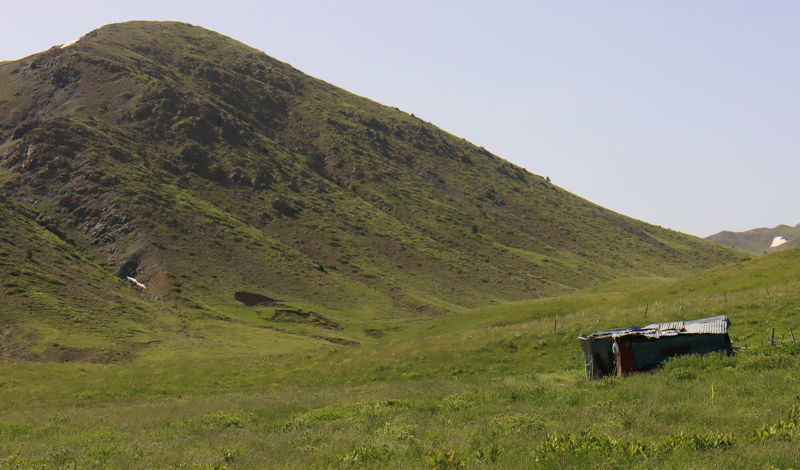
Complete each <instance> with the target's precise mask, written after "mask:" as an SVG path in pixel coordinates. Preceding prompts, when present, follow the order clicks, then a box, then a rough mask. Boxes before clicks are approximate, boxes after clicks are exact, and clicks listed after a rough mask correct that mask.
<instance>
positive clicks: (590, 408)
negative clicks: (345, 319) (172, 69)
mask: <svg viewBox="0 0 800 470" xmlns="http://www.w3.org/2000/svg"><path fill="white" fill-rule="evenodd" d="M798 257H800V252H798V250H791V251H786V252H781V253H776V254H771V255H768V256H765V257H761V258H758V259H756V260H753V261H748V262H742V263H737V264H734V265H730V266H726V267H722V268H719V269H716V270H713V271H710V272H707V273H703V274H699V275H696V276H694V277H692V278H685V279H682V280H678V281H676V280H671V279H639V280H631V281H616V282H614V283H611V284H608V285H605V286H601V287H597V288H594V289H592V290H589V291H585V292H580V293H576V294H572V295H568V296H564V297H557V298H552V299H545V300H540V301H535V302H530V303H527V304H522V303H516V304H510V305H507V306H495V307H491V308H488V309H484V310H481V311H480V312H476V314H475V315H474V316H470V315H469V314H466V315H465V316H464V317H463V319H464V321H463V323H460V324H457V323H455V320H454V319H452V318H445V319H439V320H431V321H430V323H429V324H427V325H419V326H418V328H419V329H418V331H415V332H414V333H413V334H412V333H411V332H409V333H408V336H407V337H405V338H395V339H392V340H388V341H382V342H378V343H376V344H372V345H367V344H364V345H362V346H361V347H358V348H334V347H331V348H329V349H327V350H320V351H318V352H315V353H311V354H309V353H292V352H285V353H283V354H259V353H256V352H254V351H251V352H249V353H248V352H245V351H243V350H236V349H235V348H228V347H227V346H225V345H224V344H223V342H221V341H215V338H213V337H210V336H209V337H207V338H203V339H199V338H195V339H194V341H196V343H195V344H197V345H198V346H201V347H200V348H199V349H198V348H185V347H184V346H186V345H185V344H184V345H179V344H177V343H176V344H173V346H171V347H174V349H170V348H171V347H168V346H167V345H165V346H164V347H163V348H161V349H160V350H157V351H156V350H151V354H149V355H145V356H140V357H139V358H138V359H136V360H135V361H133V362H129V363H126V364H110V365H99V364H54V363H42V364H28V365H27V366H26V367H24V368H21V367H19V366H18V365H13V364H7V365H2V366H0V371H2V377H3V379H2V387H0V395H1V396H2V416H3V418H2V422H0V434H2V437H3V439H2V440H0V442H2V444H0V458H2V459H4V460H2V461H3V462H4V464H5V465H6V466H13V465H17V464H18V465H20V466H23V467H24V466H28V465H38V464H45V465H52V466H57V465H58V466H64V465H70V464H72V463H73V462H75V463H77V464H78V465H79V466H89V467H92V466H99V467H103V466H113V467H153V466H156V467H170V466H172V467H174V468H179V467H185V466H187V465H195V466H198V467H200V468H213V467H215V466H225V467H228V468H250V467H253V466H269V467H276V468H284V467H285V468H294V467H317V466H321V467H328V466H331V467H336V468H349V467H368V468H375V467H378V468H380V467H391V468H409V467H410V468H433V467H438V468H448V467H452V468H458V467H465V468H485V467H492V466H495V467H497V468H508V467H541V468H552V467H553V466H566V467H584V468H585V467H593V468H594V467H597V466H598V465H599V466H601V467H607V468H618V467H633V468H645V467H647V468H652V467H656V468H675V467H676V466H678V467H692V466H700V467H719V466H724V467H730V468H753V467H759V466H763V465H772V466H775V467H777V468H788V467H793V466H796V465H797V464H798V462H800V454H798V451H797V446H796V439H798V431H797V429H798V426H800V421H798V420H799V419H800V414H798V409H799V408H798V406H800V402H799V401H798V398H797V393H796V390H797V386H798V383H797V380H798V379H797V377H798V372H800V348H799V347H796V346H791V345H784V346H780V347H768V346H764V345H762V344H761V343H763V342H764V341H765V340H766V338H767V334H768V331H769V328H771V327H776V329H777V331H778V336H779V337H780V336H781V335H782V334H783V333H785V332H786V331H787V330H788V328H790V327H794V328H796V327H797V325H798V323H800V316H798V315H797V313H796V312H798V307H800V284H798V283H797V281H796V279H797V276H796V275H797V273H796V269H797V268H796V266H797V265H798V263H797V259H798ZM767 290H768V291H769V293H767ZM726 292H727V303H726V301H725V293H726ZM648 302H649V305H650V307H649V309H648V318H647V320H646V321H650V320H653V321H662V320H670V319H677V318H695V317H700V316H705V315H713V314H719V313H725V314H727V315H729V316H730V317H731V318H732V322H733V324H732V326H731V334H732V339H733V341H734V346H744V345H745V344H747V345H748V346H750V348H751V349H748V350H743V351H739V352H737V353H736V354H735V355H734V356H722V355H711V356H707V357H702V358H700V357H684V358H679V359H675V360H673V361H670V362H669V363H668V364H667V365H666V366H665V367H664V368H662V369H661V370H659V371H656V372H654V373H649V374H641V375H636V376H632V377H629V378H626V379H607V380H601V381H596V382H587V381H585V379H584V378H583V368H582V363H581V355H580V348H579V346H578V344H577V341H576V337H577V335H578V334H579V333H581V332H589V331H592V330H594V329H597V328H607V327H614V326H621V325H629V324H642V323H644V322H645V318H644V310H645V305H647V303H648ZM656 302H658V303H656ZM680 305H683V306H684V307H683V310H681V309H680ZM556 318H557V321H556ZM198 322H199V320H198ZM554 326H555V328H554ZM196 328H199V325H197V326H196ZM207 333H211V330H207ZM786 340H787V341H788V335H787V336H786ZM187 350H191V351H193V352H192V354H191V357H190V358H187V357H186V356H185V354H184V352H185V351H187ZM221 358H225V360H220V359H221Z"/></svg>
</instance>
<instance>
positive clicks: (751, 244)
mask: <svg viewBox="0 0 800 470" xmlns="http://www.w3.org/2000/svg"><path fill="white" fill-rule="evenodd" d="M706 239H707V240H711V241H714V242H717V243H721V244H723V245H727V246H730V247H733V248H738V249H740V250H742V251H746V252H748V253H751V254H754V255H762V254H764V253H771V252H773V251H780V250H785V249H787V248H795V247H798V246H800V224H797V225H795V226H794V227H792V226H789V225H778V226H777V227H774V228H756V229H752V230H747V231H746V232H729V231H722V232H719V233H715V234H714V235H711V236H709V237H707V238H706Z"/></svg>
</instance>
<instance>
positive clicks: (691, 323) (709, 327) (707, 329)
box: [579, 315, 730, 339]
mask: <svg viewBox="0 0 800 470" xmlns="http://www.w3.org/2000/svg"><path fill="white" fill-rule="evenodd" d="M728 325H730V320H728V316H727V315H719V316H716V317H710V318H701V319H699V320H688V321H671V322H665V323H651V324H649V325H647V326H643V327H641V328H640V327H638V326H631V327H628V328H621V329H616V330H604V331H595V332H594V333H592V334H590V335H588V336H585V335H581V336H580V337H579V338H580V339H599V338H608V337H611V338H619V337H622V336H634V335H638V336H646V337H648V338H660V337H662V336H677V335H685V334H726V333H727V332H728Z"/></svg>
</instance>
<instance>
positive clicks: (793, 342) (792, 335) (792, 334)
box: [789, 328, 797, 344]
mask: <svg viewBox="0 0 800 470" xmlns="http://www.w3.org/2000/svg"><path fill="white" fill-rule="evenodd" d="M789 335H790V336H791V337H792V344H797V341H795V340H794V333H792V329H791V328H789Z"/></svg>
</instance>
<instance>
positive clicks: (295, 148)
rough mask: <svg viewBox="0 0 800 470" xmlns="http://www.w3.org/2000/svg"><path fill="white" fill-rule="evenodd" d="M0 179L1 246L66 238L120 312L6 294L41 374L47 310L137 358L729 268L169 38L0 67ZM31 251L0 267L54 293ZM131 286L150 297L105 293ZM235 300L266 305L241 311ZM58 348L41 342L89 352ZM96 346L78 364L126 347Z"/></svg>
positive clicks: (219, 54)
mask: <svg viewBox="0 0 800 470" xmlns="http://www.w3.org/2000/svg"><path fill="white" fill-rule="evenodd" d="M0 168H1V169H2V180H0V185H2V186H1V187H2V194H4V196H5V198H6V200H7V201H8V204H10V206H9V207H24V208H26V209H25V210H33V209H32V208H35V211H34V212H32V213H30V214H28V215H25V214H22V215H20V216H19V217H21V218H19V217H18V218H15V219H14V220H15V222H14V225H13V226H7V227H4V228H3V230H6V231H11V232H14V233H17V235H13V236H14V237H17V238H20V237H21V235H19V234H21V233H24V232H25V230H27V228H26V227H33V229H35V230H36V232H35V233H37V234H40V235H41V236H42V237H47V240H51V239H52V236H50V235H47V234H46V233H44V232H43V231H42V230H41V224H38V223H37V224H33V223H32V221H33V220H34V219H35V220H39V219H41V220H45V221H46V222H45V224H44V225H45V226H48V227H50V229H51V230H50V232H51V233H60V234H62V238H63V240H62V242H63V241H64V240H67V239H68V240H71V242H70V243H67V244H68V245H69V246H68V247H67V246H64V247H62V248H63V249H64V250H68V251H69V252H70V253H71V252H72V251H75V252H76V253H80V256H83V257H84V258H85V259H86V260H90V261H86V262H87V263H89V264H87V265H86V266H83V264H82V263H84V261H83V258H80V259H77V258H70V259H68V260H65V261H64V263H65V264H66V265H67V268H66V269H67V270H68V271H70V272H76V273H77V272H81V271H82V270H86V272H87V273H89V276H97V278H98V279H100V278H102V279H103V281H102V282H103V284H102V286H101V285H100V284H98V283H96V284H97V285H96V287H95V289H100V290H102V291H107V292H109V296H110V297H112V298H115V299H117V300H114V301H113V302H112V303H111V304H106V303H105V301H104V300H101V301H99V302H97V303H94V302H91V301H88V300H87V299H91V298H93V296H92V295H90V294H88V293H89V292H92V290H91V289H92V287H90V286H81V287H76V288H74V289H66V288H51V287H48V286H45V287H48V289H49V290H47V292H48V295H49V296H50V297H51V298H53V299H57V300H48V301H47V302H50V303H47V302H44V301H42V303H39V304H37V303H35V302H33V301H32V300H30V301H29V299H31V298H32V296H36V295H38V294H37V293H38V292H40V290H39V289H40V287H39V286H38V285H33V284H30V285H29V284H26V285H20V286H16V287H13V288H12V287H6V288H3V289H4V290H3V291H2V292H3V294H4V295H12V294H11V292H12V290H13V292H14V293H13V296H14V301H13V302H12V303H11V304H9V305H7V306H2V307H0V313H1V314H2V317H3V318H4V319H5V320H4V321H6V323H8V324H15V325H18V326H20V327H22V325H23V324H25V325H27V326H25V328H26V329H25V331H27V332H29V333H30V335H28V337H27V339H25V338H24V337H25V334H26V333H25V332H18V336H22V337H23V338H21V339H20V340H19V341H20V343H26V342H27V343H28V346H26V347H27V348H28V349H30V350H31V351H34V350H35V351H34V352H35V354H38V355H39V356H38V357H49V356H47V355H46V354H45V355H42V354H44V353H43V350H44V349H43V348H45V347H47V345H46V343H45V342H44V341H45V339H44V338H46V337H47V335H48V334H51V333H52V334H54V335H58V334H60V333H58V332H60V331H62V330H63V328H64V327H65V323H64V319H63V318H62V317H61V313H60V312H61V309H62V308H63V309H64V310H68V311H73V312H78V311H82V309H83V306H84V305H87V304H90V305H92V307H91V309H93V310H92V311H93V312H95V313H94V314H93V315H92V318H93V319H94V320H93V321H97V322H99V323H103V322H105V323H107V324H109V325H111V326H110V328H111V329H110V330H108V331H110V332H117V330H116V327H115V326H113V325H115V324H116V323H115V322H123V323H124V322H131V324H137V325H143V326H141V327H137V329H139V330H141V331H142V332H143V333H137V334H136V335H134V337H135V339H132V340H131V341H132V342H133V343H137V344H139V343H147V344H150V343H148V342H150V341H156V340H159V341H162V340H163V339H161V338H162V335H161V333H160V331H161V330H166V331H173V330H175V329H176V328H177V329H178V331H180V328H181V327H180V326H179V325H180V318H179V317H180V315H184V314H186V315H195V316H205V317H207V318H218V319H224V320H226V324H230V325H232V324H245V325H249V326H251V327H254V328H258V331H262V332H263V331H264V330H269V331H280V332H288V333H291V334H299V335H303V336H305V337H306V338H311V339H312V340H313V341H314V342H315V343H316V344H318V345H324V344H326V343H330V342H331V341H333V342H334V344H353V343H361V342H364V341H373V340H374V339H375V338H376V337H378V336H382V335H387V334H389V335H392V334H395V332H396V331H398V329H403V328H407V326H408V324H410V323H415V322H420V321H423V322H424V321H426V319H430V318H434V317H438V316H442V315H448V314H457V313H460V312H464V311H467V310H470V309H474V308H477V307H484V306H490V305H493V304H500V303H506V302H509V301H520V300H525V299H532V298H541V297H546V296H549V295H553V294H559V293H565V292H571V291H574V290H576V289H580V288H584V287H587V286H590V285H595V284H597V283H599V282H602V281H607V280H611V279H616V278H620V277H634V276H681V275H684V274H686V273H690V272H696V271H698V270H701V269H705V268H709V267H712V266H716V265H719V264H721V263H725V262H730V261H733V260H735V259H738V258H740V257H741V256H742V255H741V253H738V252H736V251H734V250H730V249H726V248H724V247H721V246H720V245H717V244H714V243H711V242H708V241H704V240H700V239H697V238H694V237H690V236H686V235H683V234H680V233H677V232H673V231H670V230H666V229H662V228H660V227H656V226H653V225H649V224H646V223H643V222H639V221H636V220H633V219H630V218H627V217H624V216H622V215H619V214H616V213H614V212H611V211H609V210H606V209H604V208H601V207H598V206H596V205H594V204H592V203H590V202H588V201H585V200H583V199H581V198H579V197H576V196H575V195H572V194H570V193H568V192H566V191H564V190H562V189H560V188H558V187H556V186H554V185H552V184H550V183H549V182H547V181H546V180H545V179H543V178H541V177H539V176H537V175H533V174H530V173H528V172H527V171H525V170H523V169H521V168H518V167H516V166H514V165H512V164H510V163H508V162H506V161H504V160H502V159H500V158H498V157H497V156H495V155H492V154H491V153H490V152H488V151H487V150H485V149H483V148H480V147H476V146H474V145H472V144H470V143H469V142H467V141H466V140H464V139H462V138H458V137H456V136H453V135H450V134H448V133H446V132H444V131H442V130H440V129H438V128H436V127H435V126H433V125H432V124H430V123H427V122H424V121H422V120H420V119H418V118H416V117H414V116H413V115H410V114H407V113H404V112H402V111H399V110H397V109H394V108H390V107H386V106H382V105H380V104H377V103H375V102H372V101H370V100H367V99H365V98H361V97H358V96H354V95H352V94H350V93H348V92H346V91H344V90H341V89H338V88H335V87H333V86H331V85H329V84H327V83H325V82H323V81H320V80H317V79H315V78H312V77H309V76H307V75H304V74H302V73H301V72H299V71H297V70H295V69H293V68H292V67H291V66H289V65H287V64H284V63H281V62H279V61H277V60H275V59H272V58H270V57H268V56H266V55H265V54H263V53H262V52H260V51H256V50H254V49H251V48H249V47H247V46H245V45H243V44H241V43H238V42H236V41H234V40H232V39H230V38H227V37H224V36H221V35H219V34H217V33H214V32H211V31H207V30H204V29H202V28H198V27H194V26H190V25H186V24H181V23H158V22H131V23H124V24H115V25H109V26H106V27H103V28H101V29H98V30H96V31H93V32H91V33H89V34H88V35H86V36H85V37H83V38H81V40H80V41H78V42H77V43H76V44H74V45H70V46H68V47H65V48H58V47H55V48H52V49H50V50H48V51H45V52H43V53H40V54H35V55H33V56H30V57H27V58H24V59H21V60H18V61H13V62H7V63H3V64H0ZM13 210H16V209H13ZM15 217H16V216H15ZM35 225H39V228H36V227H35ZM40 238H41V237H39V235H37V237H34V238H31V239H30V240H29V241H27V242H25V241H22V239H21V238H20V241H19V243H18V244H17V245H9V246H5V245H3V246H2V249H3V250H4V251H8V252H9V253H12V254H13V257H12V258H10V259H12V261H11V265H12V266H16V265H17V263H23V264H25V265H26V266H28V269H30V270H31V272H32V273H35V276H40V277H41V276H47V275H51V274H52V267H51V266H46V265H45V264H37V263H30V262H28V261H24V255H25V253H27V250H28V249H30V250H31V251H32V252H37V253H39V252H41V253H39V254H38V256H39V258H40V259H50V258H53V259H56V258H57V257H58V256H61V255H59V252H58V248H57V247H56V245H53V243H55V242H53V243H50V242H48V241H47V240H45V239H44V238H41V239H40ZM3 243H5V242H3ZM53 250H55V251H53ZM20 255H22V256H23V258H22V259H20V258H18V257H19V256H20ZM29 261H30V260H29ZM2 275H3V276H4V277H3V279H2V281H3V283H4V284H5V283H9V282H10V283H12V284H15V282H14V281H12V280H7V279H8V276H12V275H11V274H9V273H7V272H5V273H3V274H2ZM129 275H130V276H132V277H134V278H136V279H137V280H139V281H140V282H142V283H143V284H145V285H146V286H147V287H146V290H145V294H143V293H140V292H137V291H136V289H135V288H134V287H132V286H131V285H130V284H125V283H121V282H120V281H119V280H115V279H111V277H113V276H116V277H118V278H119V279H124V278H125V277H127V276H129ZM35 276H34V277H35ZM12 277H13V276H12ZM73 281H74V284H80V283H81V282H82V280H81V278H80V277H79V276H78V277H75V278H74V279H73ZM98 282H99V281H98ZM61 287H63V286H61ZM237 292H248V293H253V294H259V295H262V296H264V297H266V298H269V299H273V302H272V303H271V304H270V305H267V306H262V307H258V308H246V307H244V306H243V304H242V303H240V302H238V301H237V300H236V299H235V294H236V293H237ZM23 294H25V295H28V294H29V297H25V296H24V295H23ZM128 298H132V299H135V300H132V301H130V302H128V301H127V300H121V301H118V300H119V299H128ZM25 299H28V300H25ZM54 302H55V303H54ZM62 306H63V307H62ZM25 309H32V310H36V311H37V312H39V313H37V315H38V316H39V317H40V320H37V322H38V323H36V324H35V325H34V323H33V322H28V321H27V320H24V317H23V316H22V314H20V312H24V311H25ZM139 309H143V310H142V311H140V310H139ZM142 312H149V313H147V314H145V313H142ZM176 312H180V313H176ZM186 312H189V313H186ZM81 315H88V313H87V312H83V313H81ZM143 315H144V317H142V316H143ZM34 326H35V328H34ZM67 326H68V325H67ZM29 327H30V328H33V329H31V330H28V329H27V328H29ZM48 331H49V332H51V333H47V332H48ZM75 331H76V333H75V334H77V335H81V334H83V333H82V330H81V329H80V328H77V329H76V330H75ZM97 334H98V335H99V336H103V335H105V334H106V333H102V332H99V330H98V333H97ZM70 335H73V333H70V334H69V335H66V336H70ZM137 335H140V337H139V336H137ZM66 336H64V337H61V338H60V339H59V340H58V341H57V342H58V343H59V344H61V345H62V346H64V347H67V348H71V349H85V345H83V344H81V342H80V341H78V340H77V339H75V340H74V341H73V339H69V338H67V337H66ZM37 338H38V339H37ZM98 341H100V340H98ZM103 341H105V340H103ZM101 343H102V341H101ZM101 343H97V347H96V351H95V352H92V353H91V354H90V353H89V352H88V351H87V352H86V355H88V356H92V357H95V358H96V359H98V360H99V358H100V357H101V356H107V357H110V356H109V355H113V354H112V353H111V352H110V351H109V350H106V349H104V348H106V347H107V346H108V347H112V348H113V347H116V346H119V347H120V349H121V351H120V352H119V353H120V354H122V355H123V356H127V355H128V354H130V353H131V352H132V351H133V350H134V349H136V348H134V347H133V346H131V347H130V348H129V347H128V346H125V343H116V342H112V343H111V344H106V343H102V344H101ZM133 343H131V344H133ZM153 344H155V343H153ZM137 347H138V346H137ZM88 356H87V357H88Z"/></svg>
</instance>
